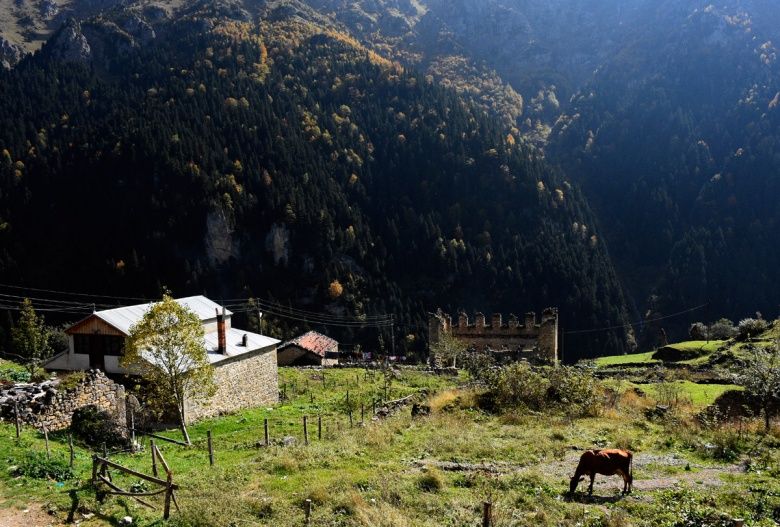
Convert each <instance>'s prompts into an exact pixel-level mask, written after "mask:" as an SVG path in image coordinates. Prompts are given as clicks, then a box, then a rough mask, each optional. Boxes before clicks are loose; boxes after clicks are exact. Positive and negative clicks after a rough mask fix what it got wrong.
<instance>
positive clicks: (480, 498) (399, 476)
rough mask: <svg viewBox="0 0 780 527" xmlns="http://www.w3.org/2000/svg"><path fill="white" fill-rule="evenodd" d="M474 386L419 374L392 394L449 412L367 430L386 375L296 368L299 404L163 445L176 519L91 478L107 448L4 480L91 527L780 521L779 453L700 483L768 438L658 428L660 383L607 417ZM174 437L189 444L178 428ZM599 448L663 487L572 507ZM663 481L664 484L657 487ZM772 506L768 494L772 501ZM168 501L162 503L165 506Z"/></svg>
mask: <svg viewBox="0 0 780 527" xmlns="http://www.w3.org/2000/svg"><path fill="white" fill-rule="evenodd" d="M466 380H467V379H466V378H465V377H460V378H448V377H438V376H433V375H428V374H426V373H423V372H418V371H403V372H402V373H401V374H400V377H399V378H397V379H394V380H393V381H392V383H391V386H390V388H389V390H390V396H391V398H396V397H400V396H402V395H404V394H408V393H412V392H414V391H416V390H420V389H425V390H428V391H429V392H430V393H431V394H432V395H431V403H432V404H431V405H432V407H433V408H434V413H433V415H431V416H430V417H425V418H418V419H412V418H411V417H410V415H409V411H408V409H407V410H405V411H404V412H402V413H399V414H398V415H396V416H394V417H391V418H388V419H386V420H382V421H378V422H371V423H368V422H367V423H366V424H365V426H359V425H358V424H357V421H358V420H359V414H358V417H357V418H355V416H354V415H353V420H354V421H355V426H354V427H353V428H350V427H349V421H348V417H347V416H346V415H345V409H346V389H347V388H349V390H350V400H351V405H352V406H354V404H355V402H357V401H367V402H370V399H371V397H374V396H376V395H377V394H378V393H379V392H382V391H383V390H384V381H383V378H382V376H381V375H379V374H374V375H373V376H372V375H371V374H369V375H368V376H367V375H366V373H365V372H364V371H362V370H349V369H347V370H333V371H328V372H327V373H326V381H325V383H324V385H323V383H322V381H321V373H320V372H318V371H314V370H293V369H287V368H283V369H282V370H281V382H282V384H284V385H285V390H286V391H287V393H288V396H289V399H288V400H287V401H284V402H283V403H281V404H280V405H278V406H276V407H273V408H270V407H269V408H258V409H253V410H248V411H244V412H240V413H237V414H234V415H228V416H224V417H221V418H217V419H212V420H208V421H204V422H201V423H199V424H197V425H196V426H193V427H191V429H190V432H191V435H192V438H193V441H194V443H195V446H194V447H191V448H184V447H179V446H177V445H172V444H168V443H162V442H160V443H158V444H159V445H160V447H161V449H162V451H163V453H164V455H165V457H166V459H167V461H168V463H169V464H170V465H171V467H172V469H173V470H174V473H175V476H174V479H175V481H176V482H177V483H179V484H180V485H181V487H182V488H181V491H180V492H179V493H178V496H177V498H178V501H179V504H180V505H181V507H182V513H175V512H174V514H173V516H172V519H171V520H170V521H169V522H167V523H166V522H163V521H162V520H161V519H160V517H161V511H160V510H157V511H151V510H148V509H146V508H144V507H141V506H139V505H137V504H135V502H133V500H130V499H128V498H121V497H109V498H107V499H106V501H105V502H104V503H103V504H100V503H98V501H97V499H96V496H95V492H94V491H93V490H92V489H91V488H90V486H89V484H88V479H89V477H90V471H91V452H90V451H89V450H88V449H86V448H84V447H83V445H80V446H78V447H77V449H76V453H77V455H76V465H75V469H74V471H75V473H76V478H75V479H73V480H68V481H64V482H56V481H47V480H40V479H34V478H30V477H26V476H25V477H14V476H13V475H12V473H11V472H9V471H8V470H3V471H0V509H2V508H7V507H20V508H24V507H27V506H29V505H30V504H31V503H40V504H44V505H45V506H46V508H49V509H56V511H58V512H57V514H58V517H59V518H60V519H63V518H65V517H66V516H67V512H68V510H70V508H71V507H73V504H74V503H75V504H76V506H77V508H78V509H79V510H80V511H83V512H87V511H90V512H93V513H95V516H94V517H92V518H91V519H83V517H82V515H81V512H78V513H77V514H76V516H75V519H81V525H85V526H89V527H91V526H105V525H116V524H117V522H118V519H120V518H122V517H123V516H126V515H130V516H132V517H133V518H135V521H136V523H135V524H134V525H138V526H141V527H143V526H147V527H148V526H156V527H162V526H166V527H167V526H176V527H200V526H216V527H229V526H230V527H237V526H244V525H274V526H279V527H292V526H296V527H297V526H300V525H302V524H303V514H304V513H303V505H304V502H305V500H306V499H310V500H312V503H313V513H312V525H318V526H345V527H352V526H356V527H357V526H366V527H381V526H388V527H389V526H399V527H405V526H430V527H433V526H441V525H451V526H466V525H477V524H478V522H479V520H480V517H481V509H482V503H483V502H484V501H486V500H489V501H493V502H494V508H495V514H496V518H495V520H496V521H495V525H496V526H509V525H529V526H530V525H534V526H553V525H556V526H557V525H566V526H568V525H571V526H574V525H579V526H593V527H595V526H605V525H636V526H644V525H647V526H650V525H661V526H669V527H672V526H674V525H677V524H675V523H674V522H675V521H677V520H678V519H679V517H681V515H688V516H686V517H692V518H694V520H693V521H694V523H691V525H694V524H703V523H704V522H699V523H696V518H698V517H699V516H700V515H701V514H703V512H702V511H705V512H706V511H709V510H710V509H713V510H717V511H718V512H722V513H724V514H727V515H730V516H732V517H734V516H741V517H746V518H749V519H751V520H754V521H752V522H751V523H750V524H751V525H767V526H768V525H771V523H769V522H768V521H767V518H768V517H770V516H771V514H772V511H774V510H777V511H779V512H780V503H778V501H777V498H776V497H773V496H778V495H780V485H779V484H778V483H777V481H776V476H777V475H778V474H780V460H778V459H777V457H778V456H777V450H776V449H775V450H769V451H768V453H767V454H766V456H764V457H762V455H759V454H758V453H757V452H758V451H754V455H753V459H754V462H756V463H757V462H758V460H763V461H761V463H763V465H762V468H761V470H760V471H758V472H751V473H738V472H724V473H723V476H722V477H723V478H729V479H728V481H729V484H728V485H719V484H718V482H717V481H715V482H714V483H712V482H710V483H708V484H707V486H703V484H699V483H697V482H696V481H697V478H705V476H706V475H702V476H700V475H699V474H698V473H697V471H699V470H700V469H699V468H697V467H710V466H719V465H717V464H718V463H719V462H720V461H718V460H717V459H714V458H713V452H714V451H713V450H712V449H709V448H705V447H704V446H703V445H709V444H715V445H720V444H724V443H727V444H731V443H732V442H733V443H734V444H736V445H737V446H736V447H735V448H739V449H743V448H744V449H747V448H748V447H747V445H748V443H750V444H753V442H755V441H756V438H757V437H758V436H756V435H755V434H754V432H752V429H751V428H750V427H749V426H748V427H746V428H745V430H742V429H740V431H739V434H741V435H740V436H739V439H736V438H737V435H736V434H737V432H736V431H733V430H732V429H731V428H729V427H725V426H724V428H722V429H718V430H708V429H703V428H701V427H699V426H697V425H696V424H695V420H692V419H689V418H688V417H687V415H688V414H687V413H685V412H687V410H684V411H683V413H681V414H679V415H676V416H675V417H674V418H673V419H672V420H669V421H660V422H659V421H650V420H647V419H645V418H644V417H643V410H644V408H646V407H648V406H650V405H652V404H654V402H655V401H654V400H653V399H652V397H653V396H652V392H653V391H652V389H648V386H643V388H644V389H645V392H646V393H648V395H649V396H648V397H645V398H641V397H638V396H637V395H636V394H635V393H634V392H632V391H625V392H624V395H623V396H622V397H621V398H620V399H619V400H618V401H615V402H614V404H613V405H611V406H609V407H604V408H602V410H601V412H600V413H599V415H597V416H594V417H587V418H580V419H572V418H570V417H567V416H565V415H558V414H540V413H529V412H526V411H523V410H521V409H518V410H517V411H509V412H507V413H504V414H501V415H496V414H490V413H486V412H484V411H482V410H479V409H478V408H477V406H476V401H477V400H478V397H477V395H478V392H474V391H473V390H472V389H468V388H460V387H458V385H460V384H462V383H463V382H464V381H466ZM318 381H319V382H318ZM691 384H692V383H691ZM683 386H684V388H685V389H686V390H690V393H691V394H692V397H691V398H692V399H695V404H698V403H704V402H706V401H707V400H709V399H708V398H711V397H714V396H715V393H716V391H717V389H716V388H712V387H699V386H698V385H697V386H690V385H688V384H683ZM434 392H435V394H434ZM694 396H695V397H694ZM312 398H313V399H314V402H312ZM358 404H359V403H358ZM364 404H366V403H364ZM691 411H694V410H693V409H691ZM318 413H321V414H322V415H323V420H324V423H325V431H324V434H323V439H322V440H321V441H320V440H318V439H317V438H316V424H315V421H310V423H311V424H312V426H311V427H310V444H309V445H308V446H305V445H303V444H302V435H301V419H302V416H303V415H310V416H315V415H317V414H318ZM266 417H267V418H269V420H270V422H271V437H272V439H273V440H278V439H280V438H281V437H282V436H283V435H289V436H293V437H296V438H297V439H298V442H297V444H295V445H293V446H281V445H280V444H279V443H278V442H276V441H274V442H273V444H272V446H271V447H270V448H265V447H262V446H258V444H257V443H258V442H261V441H262V437H263V432H262V430H263V429H262V422H263V421H262V420H263V418H266ZM758 426H760V424H758ZM13 430H14V429H13V426H12V425H10V424H0V457H2V458H3V459H6V460H8V465H18V464H20V463H23V462H24V459H25V455H26V454H27V452H30V451H37V452H43V451H44V444H43V438H42V436H41V434H39V433H38V432H36V431H34V430H32V429H31V428H29V427H26V428H25V429H24V432H23V435H22V438H21V440H20V441H17V440H16V439H15V438H14V431H13ZM208 430H211V431H212V434H213V436H214V445H215V451H216V453H215V458H216V463H215V466H214V467H210V466H209V462H208V452H207V450H206V445H205V437H206V433H207V431H208ZM165 434H166V435H169V436H170V437H177V438H178V437H179V435H178V434H177V432H176V431H174V430H170V431H167V432H165ZM50 439H51V441H50V443H51V449H52V457H53V458H57V459H61V460H65V459H67V452H68V450H67V441H66V437H65V435H64V434H52V435H51V438H50ZM761 444H763V445H770V446H771V445H775V446H780V440H778V439H777V438H775V436H769V437H768V438H766V439H764V440H762V443H761ZM144 446H145V447H146V449H145V450H144V451H143V452H141V453H138V454H131V453H128V452H122V453H112V454H111V456H110V457H111V458H112V459H113V460H114V461H116V462H118V463H121V464H123V465H125V466H128V467H131V468H134V469H136V470H139V471H142V472H145V473H147V474H148V473H150V472H151V462H150V456H149V452H148V442H146V441H144ZM593 447H596V448H603V447H621V448H631V449H632V450H634V451H635V453H637V455H638V456H643V455H645V456H651V457H650V458H648V460H646V461H644V462H640V460H641V458H640V457H637V465H636V467H635V472H636V480H637V485H639V486H640V488H641V485H646V486H647V488H648V490H646V491H638V492H637V493H636V494H635V495H634V496H632V497H630V498H625V499H619V497H618V496H617V493H618V491H619V488H620V483H619V481H618V478H609V479H605V478H603V477H599V478H598V479H597V482H606V484H604V485H601V486H598V487H597V489H596V494H597V495H598V496H599V497H598V498H594V500H593V501H588V500H587V499H585V498H584V497H582V496H579V495H578V497H577V499H575V500H573V501H567V500H566V499H565V491H566V490H567V488H568V477H569V475H570V472H571V471H573V469H574V465H575V464H576V457H577V456H578V455H579V454H578V453H577V452H576V451H574V450H572V449H573V448H577V449H581V448H593ZM740 451H742V450H740ZM773 456H774V457H773ZM442 462H460V463H474V464H477V463H488V464H491V466H494V467H497V468H494V469H493V470H491V471H484V470H482V471H480V470H469V471H462V472H448V471H445V470H442V469H441V468H439V467H438V466H437V465H438V464H439V463H442ZM686 463H688V464H690V465H691V466H692V467H693V468H692V470H691V472H690V476H689V477H688V476H686V475H685V474H686V472H685V471H684V470H683V467H684V466H685V464H686ZM775 471H777V472H775ZM707 477H710V478H711V477H712V476H707ZM670 478H671V479H675V478H677V479H679V481H680V483H679V485H678V486H675V485H672V484H667V482H668V481H669V480H670ZM719 478H720V477H719V476H715V479H716V480H718V479H719ZM114 481H115V482H116V483H118V484H119V485H120V486H122V487H125V488H127V487H129V486H130V485H131V484H133V483H138V481H137V480H135V479H134V478H127V477H124V476H121V475H118V474H114ZM724 481H725V480H724ZM657 484H658V485H661V486H660V487H659V488H655V485H657ZM756 492H758V493H759V494H756ZM761 493H763V494H761ZM773 493H775V494H773ZM761 496H763V498H761ZM759 499H762V500H763V501H762V502H761V504H760V507H759V505H758V504H757V500H759ZM155 503H157V504H158V505H159V500H156V501H155ZM761 507H763V508H761ZM774 507H777V508H776V509H775V508H774ZM691 515H693V516H691ZM696 515H699V516H696Z"/></svg>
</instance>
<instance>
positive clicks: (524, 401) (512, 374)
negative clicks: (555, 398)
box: [489, 362, 550, 410]
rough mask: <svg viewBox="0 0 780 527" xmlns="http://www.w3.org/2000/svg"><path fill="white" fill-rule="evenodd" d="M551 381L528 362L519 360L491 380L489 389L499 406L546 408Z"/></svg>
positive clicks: (532, 408) (502, 369)
mask: <svg viewBox="0 0 780 527" xmlns="http://www.w3.org/2000/svg"><path fill="white" fill-rule="evenodd" d="M549 388H550V382H549V381H548V380H547V379H546V378H545V377H544V376H543V375H542V374H540V373H537V372H535V371H534V370H533V369H532V368H531V366H529V365H528V363H525V362H517V363H514V364H510V365H509V366H506V367H504V368H501V370H500V371H499V372H498V373H497V374H496V375H495V376H494V377H493V378H492V379H491V380H490V383H489V391H490V393H491V395H492V399H493V400H494V401H495V403H496V406H497V407H498V408H504V409H506V408H518V407H523V406H524V407H527V408H530V409H531V410H541V409H542V408H544V406H545V403H546V399H547V390H548V389H549Z"/></svg>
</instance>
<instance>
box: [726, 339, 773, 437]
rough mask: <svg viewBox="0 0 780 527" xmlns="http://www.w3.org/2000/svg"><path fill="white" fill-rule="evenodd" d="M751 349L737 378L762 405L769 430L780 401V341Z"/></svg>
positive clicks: (765, 425)
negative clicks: (774, 410) (768, 345)
mask: <svg viewBox="0 0 780 527" xmlns="http://www.w3.org/2000/svg"><path fill="white" fill-rule="evenodd" d="M750 351H751V354H750V357H749V358H748V359H747V360H746V361H744V363H743V364H742V365H741V367H740V371H739V373H738V374H736V380H737V383H738V384H740V385H742V386H744V387H745V390H746V391H747V392H748V393H749V394H750V395H752V396H753V397H755V398H756V400H757V401H758V402H759V404H760V405H761V411H762V412H763V414H764V429H765V430H766V431H767V432H769V428H770V424H771V420H772V413H773V409H774V408H775V406H776V405H777V403H778V402H780V343H779V342H775V344H774V345H773V346H770V347H759V346H753V347H752V349H751V350H750Z"/></svg>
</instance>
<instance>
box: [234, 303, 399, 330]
mask: <svg viewBox="0 0 780 527" xmlns="http://www.w3.org/2000/svg"><path fill="white" fill-rule="evenodd" d="M239 307H240V306H239ZM231 311H233V313H251V312H254V311H255V309H254V308H250V307H247V308H245V309H234V308H231ZM263 315H271V316H275V317H280V318H286V319H289V320H295V321H297V322H304V323H309V324H318V325H322V326H329V327H342V328H369V327H375V328H380V327H381V328H384V327H390V326H391V325H392V320H391V319H387V320H386V321H385V320H382V321H371V320H366V321H359V320H356V321H345V320H339V319H329V318H322V317H314V316H306V317H301V316H300V315H296V314H293V313H284V312H280V311H276V310H273V309H263Z"/></svg>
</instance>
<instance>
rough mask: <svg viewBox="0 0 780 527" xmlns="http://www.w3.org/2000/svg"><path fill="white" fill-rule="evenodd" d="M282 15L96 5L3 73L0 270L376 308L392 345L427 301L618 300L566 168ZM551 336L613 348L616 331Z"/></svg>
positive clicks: (605, 308)
mask: <svg viewBox="0 0 780 527" xmlns="http://www.w3.org/2000/svg"><path fill="white" fill-rule="evenodd" d="M152 14H154V13H152ZM278 15H279V16H277V17H276V19H274V20H270V19H269V20H265V21H263V22H260V23H257V22H254V21H253V18H252V17H251V16H250V15H249V14H248V12H247V11H246V10H245V9H244V8H243V7H242V5H241V4H240V3H214V2H205V3H196V4H193V5H191V6H188V7H187V8H186V10H184V11H182V12H181V13H179V15H178V16H176V17H171V18H167V17H159V18H154V17H152V16H150V15H149V12H148V11H146V10H144V9H136V10H130V11H127V10H119V11H116V12H109V13H106V14H104V15H103V16H101V17H99V18H97V19H91V20H89V21H85V22H82V23H78V22H71V23H69V24H68V25H66V26H65V27H63V29H62V30H61V31H60V32H59V33H57V34H55V35H54V36H53V38H52V39H51V40H50V42H49V44H48V45H47V46H45V47H44V49H43V50H42V52H41V53H39V54H38V55H36V56H35V57H31V58H28V59H25V60H24V61H22V62H21V63H20V64H19V65H18V66H17V67H16V68H14V69H12V70H10V71H6V72H3V73H0V225H1V228H0V246H1V247H2V254H1V255H0V275H2V277H3V279H4V280H5V281H11V279H12V278H11V277H13V281H15V282H24V283H28V284H31V285H44V286H47V285H48V286H54V285H61V284H63V283H67V284H68V286H69V288H71V289H73V288H75V289H82V290H87V291H111V292H115V293H124V294H131V295H133V296H137V295H139V294H143V295H154V294H157V293H158V292H159V288H160V287H161V286H163V285H165V286H167V287H170V288H171V289H172V290H173V292H174V293H175V294H184V293H190V292H206V293H207V294H209V295H211V296H213V297H214V298H215V299H220V298H237V297H247V296H251V295H257V296H261V297H263V298H274V299H277V300H279V301H282V302H285V303H288V302H289V303H291V304H292V305H295V306H303V307H308V308H310V309H313V310H318V311H326V312H330V313H334V314H343V315H353V316H361V315H371V314H376V313H385V312H392V313H395V314H396V317H397V320H398V322H399V325H398V326H397V335H396V342H398V343H399V344H398V346H399V348H401V350H404V348H406V351H421V350H422V349H423V336H424V334H425V327H426V325H425V322H426V311H429V310H432V309H435V308H436V307H438V306H441V307H443V308H446V309H448V310H450V311H452V312H454V311H455V310H456V309H457V308H460V307H463V308H465V309H469V310H475V309H482V310H485V311H489V310H496V311H504V312H505V313H506V312H509V311H510V310H518V309H532V308H536V309H540V308H542V307H545V306H547V305H558V306H560V308H561V318H562V324H563V325H564V326H565V327H566V328H567V329H577V328H591V327H602V326H610V325H614V324H622V323H624V322H625V321H626V314H625V313H626V310H625V302H624V299H623V296H622V292H621V288H620V286H619V283H618V281H617V279H616V277H615V274H614V272H613V270H612V267H611V263H610V260H609V257H608V255H607V253H606V249H605V246H604V244H603V242H602V240H601V238H600V235H599V232H598V231H597V229H596V228H595V227H594V219H593V216H592V214H591V213H590V211H589V210H588V207H587V205H586V204H585V202H584V200H583V198H582V196H581V194H580V192H579V191H578V190H577V187H576V185H572V184H570V183H569V182H567V181H566V180H565V178H564V177H563V176H562V174H560V173H559V172H557V171H556V170H553V169H551V168H550V167H549V166H548V165H547V164H546V163H545V162H544V161H543V160H541V159H540V158H539V155H538V154H536V153H534V151H532V150H529V149H528V148H526V147H524V146H522V145H521V143H520V141H519V137H518V136H517V135H513V134H511V133H508V130H507V129H506V128H505V127H503V126H501V125H500V124H498V123H497V122H495V121H494V120H491V119H490V118H488V117H487V116H486V115H485V114H484V113H483V112H482V111H481V110H480V109H478V108H477V107H475V106H474V105H472V104H470V103H468V102H466V101H464V100H463V99H461V98H460V97H458V95H457V94H456V93H455V92H454V91H451V90H447V89H443V88H441V87H439V86H437V85H436V84H435V83H431V82H429V81H428V80H426V79H425V78H424V77H423V76H420V75H418V74H416V73H414V72H413V71H411V70H408V71H407V70H404V69H403V68H402V67H400V66H399V65H397V64H394V63H392V62H390V61H388V60H386V59H384V58H383V57H381V56H380V55H377V54H375V53H373V52H369V51H368V50H367V49H365V48H363V47H362V46H361V45H360V44H358V43H357V42H356V41H355V40H352V39H351V38H350V37H349V36H348V35H347V34H345V33H341V32H336V31H333V30H332V29H331V28H330V26H329V25H328V24H324V25H317V24H314V23H312V22H311V21H310V20H308V19H307V20H304V19H302V18H300V17H297V16H294V15H288V16H281V14H278ZM128 17H135V18H137V19H140V20H141V21H142V22H144V23H148V24H149V26H150V27H151V28H153V30H154V34H153V35H151V34H150V33H149V32H148V31H146V29H145V26H144V25H143V24H140V25H139V24H136V25H133V26H131V27H130V29H127V26H126V25H124V24H123V21H126V20H127V18H128ZM85 43H86V44H87V45H85ZM276 322H278V323H282V321H281V320H278V321H276ZM286 323H287V324H289V323H290V322H286ZM303 325H305V323H304V322H300V323H298V326H299V327H301V326H303ZM331 329H332V332H333V333H337V336H339V337H340V338H341V339H342V341H343V342H346V343H355V342H363V343H375V342H376V340H377V333H376V331H375V330H365V331H358V332H353V331H354V330H350V329H342V330H339V328H331ZM388 336H389V335H387V334H385V335H384V338H385V339H387V338H388ZM566 342H567V348H568V349H571V350H572V352H571V353H570V354H569V355H570V358H575V356H576V355H575V353H576V354H579V355H592V354H596V353H603V352H605V351H606V350H609V351H611V352H615V351H620V350H621V349H623V346H624V345H625V333H624V332H623V331H614V332H604V333H595V334H588V335H587V338H584V337H583V338H580V339H575V338H574V337H572V338H571V339H569V338H568V337H567V341H566Z"/></svg>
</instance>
